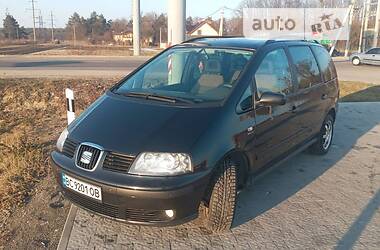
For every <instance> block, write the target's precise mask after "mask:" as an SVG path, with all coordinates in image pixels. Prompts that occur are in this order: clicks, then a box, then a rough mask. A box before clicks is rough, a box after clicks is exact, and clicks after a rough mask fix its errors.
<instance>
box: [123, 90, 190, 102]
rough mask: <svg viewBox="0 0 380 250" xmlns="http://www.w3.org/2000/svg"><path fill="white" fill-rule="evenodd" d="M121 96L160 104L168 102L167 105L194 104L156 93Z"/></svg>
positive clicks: (128, 93)
mask: <svg viewBox="0 0 380 250" xmlns="http://www.w3.org/2000/svg"><path fill="white" fill-rule="evenodd" d="M122 95H124V96H128V97H136V98H144V99H149V100H154V101H161V102H168V103H176V102H182V103H190V104H192V103H194V102H193V101H191V100H188V99H184V98H180V97H174V96H165V95H159V94H156V93H140V92H126V93H123V94H122Z"/></svg>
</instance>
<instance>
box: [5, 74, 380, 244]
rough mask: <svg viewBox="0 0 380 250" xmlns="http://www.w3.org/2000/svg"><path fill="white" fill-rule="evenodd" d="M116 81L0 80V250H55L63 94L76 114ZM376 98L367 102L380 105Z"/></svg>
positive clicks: (60, 211)
mask: <svg viewBox="0 0 380 250" xmlns="http://www.w3.org/2000/svg"><path fill="white" fill-rule="evenodd" d="M116 81H117V79H115V78H113V79H88V80H79V79H71V80H70V79H65V80H56V79H54V80H52V79H0V156H1V157H0V249H26V248H29V249H30V248H32V249H38V248H41V249H46V248H48V249H56V247H57V244H58V242H59V238H60V235H61V232H62V229H63V226H64V223H65V219H66V215H67V213H68V208H69V204H68V202H66V201H64V200H63V198H62V196H61V195H60V193H59V192H58V190H57V186H56V184H55V180H54V179H53V178H52V173H51V170H50V167H49V161H48V160H49V153H50V152H51V150H52V149H53V148H54V146H55V141H56V139H57V137H58V135H59V133H60V132H61V131H62V130H63V128H64V127H65V126H66V111H65V110H66V107H65V105H66V103H65V97H64V89H65V88H66V87H70V88H72V89H74V90H75V94H76V96H77V97H80V98H77V99H76V106H77V113H78V114H79V113H80V112H81V111H82V110H83V109H84V108H85V107H87V106H88V105H89V104H90V103H92V102H93V101H94V100H95V99H96V98H97V97H98V96H99V95H101V94H102V93H104V91H105V90H106V89H107V88H108V87H110V86H111V85H112V84H113V83H115V82H116ZM350 84H351V83H347V84H346V83H341V89H342V90H341V92H342V94H343V95H342V96H343V98H346V100H352V98H354V97H355V96H356V95H357V92H360V99H361V100H363V93H367V92H370V94H371V96H372V97H373V95H374V94H373V93H374V92H373V91H367V92H365V90H366V88H370V87H371V86H364V85H363V86H362V87H355V88H353V87H352V86H351V85H350ZM363 91H364V92H363ZM376 93H377V94H376V96H375V98H374V99H373V100H380V92H376ZM372 97H371V98H372ZM350 98H351V99H350ZM364 99H365V98H364ZM371 100H372V99H371Z"/></svg>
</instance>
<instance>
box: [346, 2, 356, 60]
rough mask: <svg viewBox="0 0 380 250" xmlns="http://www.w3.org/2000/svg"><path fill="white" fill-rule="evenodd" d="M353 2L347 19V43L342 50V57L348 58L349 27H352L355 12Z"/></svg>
mask: <svg viewBox="0 0 380 250" xmlns="http://www.w3.org/2000/svg"><path fill="white" fill-rule="evenodd" d="M355 2H356V1H355V0H353V1H352V5H351V6H352V7H351V6H350V16H349V19H348V32H347V41H346V49H345V50H344V56H345V57H347V56H348V51H349V50H350V36H351V26H352V19H353V15H354V10H355Z"/></svg>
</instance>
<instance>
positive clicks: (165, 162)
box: [129, 152, 193, 176]
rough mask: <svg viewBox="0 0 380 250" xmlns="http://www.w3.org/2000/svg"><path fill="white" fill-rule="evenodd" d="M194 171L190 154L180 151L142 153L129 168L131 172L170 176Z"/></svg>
mask: <svg viewBox="0 0 380 250" xmlns="http://www.w3.org/2000/svg"><path fill="white" fill-rule="evenodd" d="M191 171H193V168H192V165H191V159H190V156H189V155H187V154H180V153H149V152H148V153H142V154H140V155H139V156H138V157H137V159H136V160H135V161H134V163H133V164H132V166H131V168H130V169H129V173H130V174H138V175H150V176H168V175H179V174H184V173H187V172H191Z"/></svg>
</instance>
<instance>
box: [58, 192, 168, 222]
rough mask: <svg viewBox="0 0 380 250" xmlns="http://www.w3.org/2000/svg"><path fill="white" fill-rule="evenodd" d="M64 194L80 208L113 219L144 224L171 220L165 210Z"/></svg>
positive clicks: (70, 193)
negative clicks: (102, 201) (134, 207)
mask: <svg viewBox="0 0 380 250" xmlns="http://www.w3.org/2000/svg"><path fill="white" fill-rule="evenodd" d="M64 194H65V197H66V198H68V199H69V200H70V201H72V202H74V203H76V204H78V205H79V206H81V207H83V208H86V209H89V210H91V211H93V212H96V213H99V214H103V215H106V216H109V217H112V218H116V219H120V220H124V221H130V222H142V223H152V222H168V221H170V218H168V217H167V216H166V215H165V212H164V211H163V210H144V209H133V208H123V207H117V206H114V205H110V204H106V203H100V202H97V201H95V200H93V199H91V198H87V197H85V196H82V195H79V194H77V193H74V192H72V191H69V190H65V192H64Z"/></svg>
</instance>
